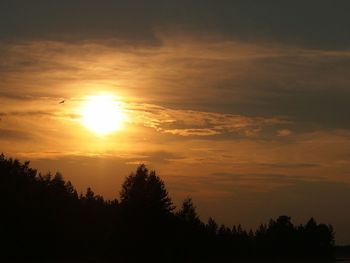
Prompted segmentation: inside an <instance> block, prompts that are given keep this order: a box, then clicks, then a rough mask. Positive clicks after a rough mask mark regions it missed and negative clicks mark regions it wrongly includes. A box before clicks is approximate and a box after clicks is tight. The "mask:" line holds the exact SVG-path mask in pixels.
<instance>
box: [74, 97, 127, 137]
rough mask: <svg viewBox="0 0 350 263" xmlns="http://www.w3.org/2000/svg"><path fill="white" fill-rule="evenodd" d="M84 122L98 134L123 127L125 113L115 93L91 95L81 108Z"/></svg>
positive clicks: (104, 133)
mask: <svg viewBox="0 0 350 263" xmlns="http://www.w3.org/2000/svg"><path fill="white" fill-rule="evenodd" d="M81 114H82V121H83V124H84V125H85V126H86V127H87V128H88V129H90V130H91V131H93V132H94V133H96V134H98V135H107V134H110V133H113V132H115V131H118V130H120V129H121V127H122V124H123V121H124V119H125V115H124V113H123V110H122V108H121V106H120V103H119V102H118V101H116V99H115V97H114V96H113V95H108V94H107V95H98V96H91V97H88V98H87V99H86V102H85V104H84V105H83V107H82V110H81Z"/></svg>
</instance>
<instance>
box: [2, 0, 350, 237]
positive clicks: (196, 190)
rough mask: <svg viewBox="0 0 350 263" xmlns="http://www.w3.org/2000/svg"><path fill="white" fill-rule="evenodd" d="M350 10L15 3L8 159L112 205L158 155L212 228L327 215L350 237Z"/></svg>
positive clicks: (171, 181) (5, 32) (5, 55)
mask: <svg viewBox="0 0 350 263" xmlns="http://www.w3.org/2000/svg"><path fill="white" fill-rule="evenodd" d="M349 14H350V1H347V0H344V1H343V0H338V1H325V0H324V1H323V0H318V1H316V0H309V1H298V0H297V1H295V0H294V1H272V0H267V1H258V0H256V1H249V0H244V1H243V0H242V1H235V0H230V1H228V0H227V1H226V0H220V1H218V0H216V1H214V0H213V1H209V0H201V1H199V0H192V1H189V0H187V1H185V0H177V1H175V0H143V1H141V0H139V1H136V0H128V1H126V0H125V1H118V0H116V1H92V0H84V1H83V0H80V1H74V0H69V1H68V0H60V1H47V0H46V1H44V0H42V1H40V0H37V1H25V0H23V1H18V0H1V1H0V118H1V120H0V152H3V153H4V154H5V155H6V156H7V157H14V158H19V159H20V160H22V161H25V160H31V165H32V166H33V167H35V168H38V170H39V171H41V172H42V173H46V172H48V171H51V172H53V173H55V172H56V171H60V172H62V174H63V176H64V178H65V179H67V180H71V181H72V183H73V184H74V185H75V186H76V187H77V189H78V190H79V191H85V189H86V187H88V186H91V187H92V188H93V190H94V191H95V192H96V193H98V194H102V195H103V196H104V197H106V198H114V197H117V196H118V193H119V191H120V184H121V183H122V181H123V180H124V178H125V176H127V175H128V174H129V173H130V172H132V171H133V170H135V168H136V167H137V165H138V164H140V163H145V164H147V165H148V166H149V167H150V168H151V169H155V170H156V171H157V172H158V174H159V175H160V177H161V178H162V179H164V181H165V183H166V186H167V189H168V190H169V193H170V196H171V197H172V198H173V200H174V202H175V204H176V205H179V204H180V201H181V200H183V199H184V198H186V197H188V196H191V197H192V198H193V200H194V202H195V204H196V206H197V209H198V213H199V214H200V215H201V218H202V219H203V220H204V221H206V220H207V218H208V217H209V216H212V217H214V218H215V219H216V220H217V221H218V222H220V223H225V224H227V225H232V224H238V223H241V224H242V225H243V226H244V227H245V228H250V227H253V228H255V227H256V226H257V225H258V224H260V223H262V222H266V221H267V220H268V219H269V218H271V217H276V216H279V215H282V214H287V215H290V216H291V217H292V218H293V220H294V222H295V223H304V222H305V221H306V220H307V219H308V218H310V217H311V216H314V217H315V218H316V219H317V220H319V221H320V222H324V223H331V224H333V225H334V227H335V230H336V233H337V234H336V239H337V243H339V244H348V243H350V224H349V222H350V211H349V207H350V118H349V115H350V34H349V28H350V16H349ZM101 98H102V103H97V104H96V105H98V106H99V107H100V106H101V107H105V108H107V114H103V115H104V116H105V117H106V118H105V119H106V122H107V124H108V125H112V126H113V125H114V124H115V127H114V126H113V127H114V128H115V129H112V130H111V131H106V132H102V133H101V132H98V130H96V129H98V128H101V125H102V124H101V123H102V122H103V119H101V118H102V116H100V115H99V111H98V110H97V109H96V112H95V110H94V106H93V105H95V104H94V101H95V102H96V100H99V99H101ZM63 101H64V102H63ZM60 102H62V103H60ZM109 106H110V107H109ZM89 107H90V108H89ZM91 107H92V108H91ZM87 112H88V113H87ZM95 113H96V116H97V117H96V116H95V118H94V119H92V120H91V118H90V119H89V120H86V118H88V117H91V115H93V114H95ZM86 115H88V116H86ZM84 118H85V121H84ZM116 118H117V119H118V120H116ZM86 121H92V122H93V124H92V126H94V123H97V124H95V127H91V126H90V127H88V125H86ZM96 125H97V127H96ZM113 127H112V128H113Z"/></svg>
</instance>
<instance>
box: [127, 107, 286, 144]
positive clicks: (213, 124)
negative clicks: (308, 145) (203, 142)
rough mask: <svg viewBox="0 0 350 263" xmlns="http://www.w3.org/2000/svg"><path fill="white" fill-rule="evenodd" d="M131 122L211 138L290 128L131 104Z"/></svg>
mask: <svg viewBox="0 0 350 263" xmlns="http://www.w3.org/2000/svg"><path fill="white" fill-rule="evenodd" d="M125 107H126V110H127V111H129V112H131V113H132V117H131V118H132V122H134V123H136V124H140V125H144V126H146V127H151V128H154V129H156V130H157V131H159V132H162V133H168V134H173V135H180V136H213V135H220V134H226V133H236V134H239V135H241V136H244V137H254V136H258V134H259V132H260V131H261V130H262V129H264V128H266V127H273V126H277V125H279V126H281V125H282V126H283V125H287V126H288V125H292V124H293V123H292V122H291V121H289V120H287V119H283V118H267V117H266V118H264V117H248V116H242V115H234V114H223V113H214V112H202V111H193V110H181V109H176V110H175V109H169V108H165V107H161V106H157V105H149V104H130V105H127V104H126V105H125Z"/></svg>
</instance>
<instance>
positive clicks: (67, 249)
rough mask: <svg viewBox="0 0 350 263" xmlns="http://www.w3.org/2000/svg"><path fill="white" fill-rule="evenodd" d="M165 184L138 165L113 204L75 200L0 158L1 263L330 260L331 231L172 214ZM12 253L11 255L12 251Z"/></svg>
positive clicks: (65, 188)
mask: <svg viewBox="0 0 350 263" xmlns="http://www.w3.org/2000/svg"><path fill="white" fill-rule="evenodd" d="M174 209H175V207H174V205H173V203H172V201H171V198H170V196H169V194H168V192H167V190H166V187H165V184H164V182H163V181H162V180H161V179H160V178H159V177H158V176H157V175H156V173H155V172H154V171H151V172H149V171H148V169H147V168H146V166H145V165H140V166H139V167H138V168H137V169H136V172H135V173H132V174H130V175H129V176H128V177H126V179H125V181H124V182H123V184H122V190H121V192H120V202H119V201H118V200H117V199H114V200H112V201H108V200H104V199H103V197H102V196H100V195H97V194H95V193H94V192H93V190H92V189H91V188H88V189H87V191H86V193H85V194H80V195H79V196H78V194H77V191H76V189H75V188H74V186H73V185H72V184H71V183H70V182H69V181H68V182H66V181H65V180H64V179H63V176H62V175H61V174H60V173H56V174H55V175H52V174H50V173H48V174H44V175H42V174H40V173H37V171H36V170H35V169H32V168H30V167H29V162H25V163H21V162H19V161H18V160H15V159H11V158H10V159H6V158H5V156H4V155H3V154H1V155H0V212H1V216H0V244H1V246H0V250H1V251H0V252H1V259H3V258H4V259H5V258H6V256H8V257H9V260H8V261H12V262H13V261H20V260H22V261H35V262H38V261H39V262H40V261H55V260H58V261H63V262H66V261H78V262H80V261H84V262H85V261H116V262H140V261H144V262H186V261H189V262H230V261H234V260H237V259H272V258H275V259H276V258H278V259H332V258H334V247H335V244H334V231H333V227H332V226H331V225H326V224H318V223H317V222H316V220H315V219H313V218H311V219H310V220H309V221H308V222H307V223H306V224H305V225H299V226H294V225H293V223H292V220H291V218H290V217H288V216H280V217H278V218H277V219H276V220H274V219H271V220H270V222H269V224H261V225H260V226H259V227H258V229H257V230H256V231H255V232H254V231H252V230H250V231H249V232H247V231H246V230H244V229H243V228H242V226H241V225H238V226H233V227H232V228H229V227H227V226H225V225H220V226H219V225H218V224H217V223H216V222H215V220H214V219H212V218H209V220H208V223H207V224H204V223H203V222H202V221H201V220H200V217H199V215H198V214H197V212H196V207H195V205H194V203H193V201H192V199H191V198H187V199H185V200H184V201H183V202H182V204H181V206H180V208H179V210H177V211H176V212H174ZM12 251H14V253H13V252H12Z"/></svg>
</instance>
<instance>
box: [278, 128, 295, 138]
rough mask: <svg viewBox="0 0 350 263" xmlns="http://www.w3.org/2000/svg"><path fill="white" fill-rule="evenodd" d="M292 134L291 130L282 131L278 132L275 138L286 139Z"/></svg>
mask: <svg viewBox="0 0 350 263" xmlns="http://www.w3.org/2000/svg"><path fill="white" fill-rule="evenodd" d="M292 133H293V132H292V131H291V130H288V129H284V130H278V131H277V136H279V137H287V136H289V135H291V134H292Z"/></svg>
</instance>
